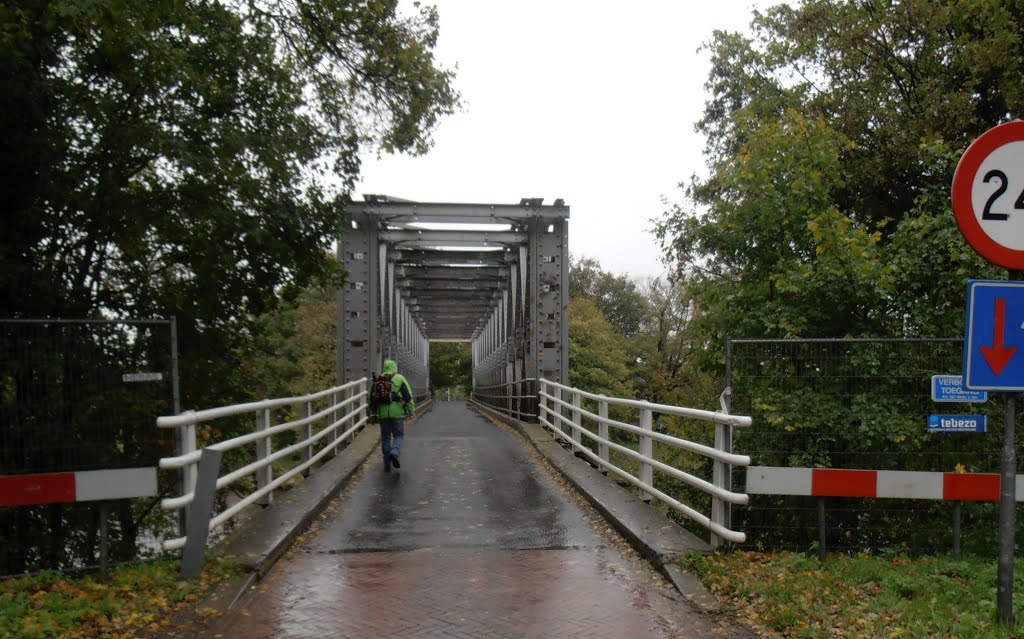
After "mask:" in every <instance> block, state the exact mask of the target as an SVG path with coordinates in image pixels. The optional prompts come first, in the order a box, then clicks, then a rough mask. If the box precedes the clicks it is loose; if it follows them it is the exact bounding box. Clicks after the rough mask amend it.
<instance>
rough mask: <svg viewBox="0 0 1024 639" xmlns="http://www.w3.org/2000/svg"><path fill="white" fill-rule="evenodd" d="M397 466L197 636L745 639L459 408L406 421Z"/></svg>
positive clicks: (317, 527) (377, 460) (523, 452)
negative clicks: (703, 609)
mask: <svg viewBox="0 0 1024 639" xmlns="http://www.w3.org/2000/svg"><path fill="white" fill-rule="evenodd" d="M371 428H376V427H375V426H371ZM401 462H402V468H401V469H400V470H395V471H392V472H391V473H390V474H386V473H384V472H383V463H382V460H381V457H380V454H379V452H376V453H375V454H374V455H373V456H371V458H370V459H369V460H368V461H367V462H366V463H365V464H364V466H363V467H362V469H361V470H360V472H359V474H358V475H357V476H356V477H355V478H354V479H353V481H352V482H351V483H350V484H349V485H348V486H346V487H345V488H344V489H343V491H342V493H341V494H340V495H339V496H338V497H337V498H336V499H335V500H334V501H333V502H332V503H331V505H330V506H328V508H327V509H326V511H325V512H324V513H323V514H322V515H321V516H320V518H319V519H318V520H317V522H316V523H314V524H313V526H312V527H311V529H310V530H309V531H308V532H307V534H306V535H304V536H303V537H301V538H300V539H299V540H298V542H297V543H296V544H295V546H294V547H293V548H292V549H291V550H290V551H289V552H288V553H287V555H286V556H285V557H284V558H283V559H282V560H281V561H280V562H278V564H277V565H276V566H275V568H274V569H273V570H272V571H271V573H270V574H269V575H268V576H267V577H266V578H265V579H264V581H263V582H261V583H260V584H259V585H258V586H257V587H256V588H255V589H254V590H255V592H253V593H252V594H251V595H250V596H248V597H247V598H245V599H244V600H243V601H242V602H241V603H240V604H239V605H238V606H236V607H235V608H233V609H232V610H231V611H230V612H229V613H228V614H227V615H226V616H225V617H223V618H221V619H220V620H218V621H217V622H216V623H214V624H213V625H212V626H211V627H210V628H209V629H208V630H207V631H206V633H205V634H204V635H203V636H204V637H206V638H216V639H220V638H228V639H242V638H245V639H270V638H275V639H298V638H307V637H308V638H310V639H312V638H317V639H320V638H331V639H347V638H353V639H356V638H359V639H362V638H367V637H372V638H376V637H395V638H399V637H401V638H406V637H410V638H412V637H415V638H432V637H444V638H446V639H460V638H471V637H474V638H475V637H483V638H510V639H511V638H519V637H551V638H563V637H564V638H568V637H587V638H588V639H601V638H630V639H632V638H643V637H659V638H679V637H728V638H732V639H736V638H740V637H742V638H748V637H751V636H752V635H750V634H749V633H747V632H746V631H743V630H742V629H740V628H737V627H736V626H734V625H731V624H729V623H728V622H722V621H721V620H711V619H708V618H706V617H704V616H702V615H700V614H699V613H697V612H696V611H695V610H694V609H693V608H692V607H691V606H690V605H689V604H687V603H686V602H685V601H683V600H682V599H681V598H680V597H679V596H678V593H676V591H675V590H674V588H672V586H671V585H669V584H668V583H667V582H666V581H664V580H663V579H662V578H661V577H660V575H657V574H656V573H655V572H654V570H653V569H652V567H651V566H650V565H649V564H648V563H647V562H645V561H643V560H642V559H640V558H638V557H637V556H636V554H635V553H634V552H633V551H632V550H631V549H630V548H628V546H627V545H626V544H625V543H624V542H623V541H622V540H621V538H619V537H617V536H615V535H614V534H613V533H611V532H610V528H609V527H608V526H607V525H606V524H605V523H604V521H603V520H602V519H601V518H600V516H598V515H597V514H596V513H594V511H592V510H591V509H590V508H589V506H587V505H586V504H585V503H584V502H583V501H582V500H581V498H580V497H579V496H578V495H575V494H574V493H571V491H568V490H566V488H565V487H564V486H563V485H561V483H560V482H561V480H560V479H559V478H557V477H556V476H555V475H553V474H552V473H551V471H550V469H547V468H545V467H543V465H542V464H541V463H540V461H539V457H538V456H537V455H536V453H535V452H534V451H532V449H531V448H529V447H528V446H526V445H524V443H523V442H522V441H521V440H519V439H518V437H517V436H516V435H515V434H513V433H512V432H511V431H509V430H508V429H506V428H505V427H500V426H497V425H495V424H493V423H492V422H490V421H489V420H487V419H485V418H484V417H482V416H481V415H479V414H478V413H476V412H475V411H472V410H471V409H470V408H468V407H467V406H466V405H465V404H462V403H456V402H436V403H435V404H434V407H433V409H432V410H431V411H430V412H428V413H427V414H426V415H424V416H423V417H422V418H420V419H419V420H418V421H417V422H415V423H414V424H412V425H410V426H408V427H407V428H406V440H405V445H404V447H403V453H402V457H401Z"/></svg>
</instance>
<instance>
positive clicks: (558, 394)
mask: <svg viewBox="0 0 1024 639" xmlns="http://www.w3.org/2000/svg"><path fill="white" fill-rule="evenodd" d="M551 395H552V396H553V397H554V398H555V400H556V401H552V402H551V410H552V411H554V413H555V414H554V415H552V416H551V425H552V426H554V427H555V439H557V440H558V441H559V442H562V441H565V434H564V431H563V430H562V429H563V428H565V425H564V424H563V423H562V419H561V418H562V404H561V400H562V389H561V388H559V387H558V386H555V387H553V389H552V392H551Z"/></svg>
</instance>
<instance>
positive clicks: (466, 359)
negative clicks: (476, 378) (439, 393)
mask: <svg viewBox="0 0 1024 639" xmlns="http://www.w3.org/2000/svg"><path fill="white" fill-rule="evenodd" d="M471 346H472V345H471V343H470V342H431V343H430V386H431V387H432V388H434V389H441V388H456V389H460V388H461V389H462V392H468V391H469V389H471V388H472V387H473V352H472V348H471Z"/></svg>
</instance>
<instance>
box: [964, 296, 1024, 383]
mask: <svg viewBox="0 0 1024 639" xmlns="http://www.w3.org/2000/svg"><path fill="white" fill-rule="evenodd" d="M964 386H966V387H967V388H970V389H974V390H1003V391H1021V390H1024V282H1020V281H1003V280H969V281H968V282H967V335H966V337H965V339H964Z"/></svg>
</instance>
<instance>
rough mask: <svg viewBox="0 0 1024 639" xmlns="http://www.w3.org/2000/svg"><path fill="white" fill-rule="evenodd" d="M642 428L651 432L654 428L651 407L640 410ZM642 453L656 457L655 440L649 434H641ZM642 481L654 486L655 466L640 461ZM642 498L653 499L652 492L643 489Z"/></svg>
mask: <svg viewBox="0 0 1024 639" xmlns="http://www.w3.org/2000/svg"><path fill="white" fill-rule="evenodd" d="M640 428H642V429H643V430H644V432H648V433H649V432H651V430H653V428H654V413H653V411H651V409H650V408H644V409H642V410H641V411H640ZM640 454H641V455H642V456H644V457H646V458H648V459H651V458H653V457H654V440H653V439H651V438H650V437H648V436H647V435H641V436H640ZM640 481H641V482H643V483H644V484H647V485H648V486H652V487H653V486H654V467H652V466H651V465H650V464H648V463H646V462H640ZM640 498H641V499H643V500H644V501H646V502H649V501H651V494H650V493H648V492H647V491H643V493H642V494H641V495H640Z"/></svg>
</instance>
